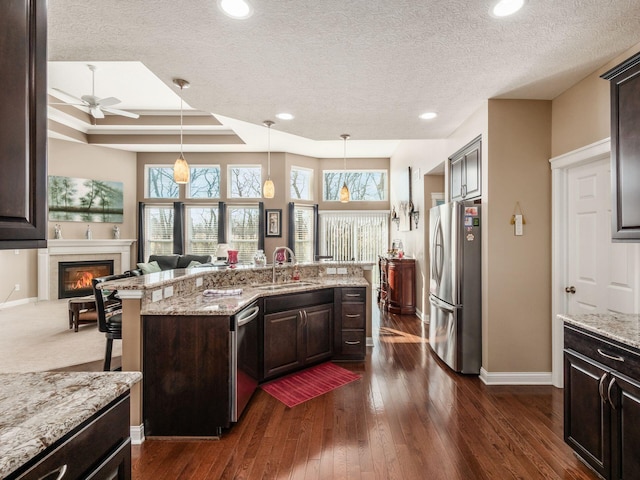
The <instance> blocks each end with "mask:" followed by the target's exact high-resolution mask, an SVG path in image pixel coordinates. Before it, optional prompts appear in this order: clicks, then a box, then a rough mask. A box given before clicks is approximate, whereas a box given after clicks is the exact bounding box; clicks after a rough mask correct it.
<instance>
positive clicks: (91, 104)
mask: <svg viewBox="0 0 640 480" xmlns="http://www.w3.org/2000/svg"><path fill="white" fill-rule="evenodd" d="M87 67H89V70H91V95H82V97H80V98H78V97H76V96H75V95H71V94H70V93H67V92H65V91H63V90H60V89H59V88H55V87H54V88H53V90H56V91H58V92H60V93H62V94H64V95H66V96H67V97H69V98H71V99H73V101H74V102H76V103H62V104H61V103H52V104H51V105H76V106H79V107H86V108H88V109H89V113H90V114H91V116H92V117H93V118H104V112H107V113H112V114H114V115H122V116H123V117H129V118H139V117H140V115H138V114H137V113H132V112H127V111H125V110H119V109H117V108H111V106H112V105H116V104H118V103H120V100H119V99H117V98H115V97H106V98H98V97H96V93H95V90H96V66H95V65H87Z"/></svg>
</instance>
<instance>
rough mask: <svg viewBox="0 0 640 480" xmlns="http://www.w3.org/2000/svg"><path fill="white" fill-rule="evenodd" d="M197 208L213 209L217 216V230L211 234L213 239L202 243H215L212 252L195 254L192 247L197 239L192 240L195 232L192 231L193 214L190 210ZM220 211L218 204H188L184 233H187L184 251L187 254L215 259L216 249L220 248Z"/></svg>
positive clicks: (185, 212)
mask: <svg viewBox="0 0 640 480" xmlns="http://www.w3.org/2000/svg"><path fill="white" fill-rule="evenodd" d="M196 208H205V209H211V210H214V211H215V215H216V225H215V230H214V231H212V232H211V234H212V235H213V237H215V238H213V239H203V240H202V243H213V244H214V245H213V248H212V250H211V251H207V252H195V251H194V250H193V249H192V248H191V247H192V243H193V242H197V240H196V239H193V238H192V235H193V232H192V230H191V212H190V210H193V209H196ZM219 213H220V212H219V209H218V203H209V204H188V205H185V206H184V222H185V225H184V232H185V237H186V238H185V245H184V250H185V253H186V254H194V255H211V257H215V253H216V248H217V246H218V228H219V227H218V225H219V222H220V218H219V216H218V215H219Z"/></svg>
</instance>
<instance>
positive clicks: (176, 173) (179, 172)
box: [173, 78, 191, 183]
mask: <svg viewBox="0 0 640 480" xmlns="http://www.w3.org/2000/svg"><path fill="white" fill-rule="evenodd" d="M173 84H174V85H175V86H176V87H178V88H179V89H180V156H179V157H178V159H177V160H176V163H174V164H173V180H174V181H175V182H176V183H189V173H190V172H189V164H188V163H187V161H186V160H185V159H184V154H183V153H182V90H183V89H185V88H189V87H190V86H191V85H190V84H189V82H187V81H186V80H182V79H181V78H175V79H174V80H173Z"/></svg>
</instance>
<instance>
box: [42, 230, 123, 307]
mask: <svg viewBox="0 0 640 480" xmlns="http://www.w3.org/2000/svg"><path fill="white" fill-rule="evenodd" d="M134 242H136V240H133V239H123V240H108V239H102V240H84V239H71V240H66V239H62V240H49V241H48V242H47V248H40V249H38V299H39V300H49V299H50V298H53V299H55V298H58V296H57V288H58V287H57V280H56V279H57V262H58V260H59V259H58V258H56V257H62V256H64V257H78V259H86V260H89V259H95V256H96V255H101V256H109V257H112V258H113V260H114V263H115V265H114V269H115V270H114V273H122V272H123V271H125V270H128V269H129V268H130V267H131V245H133V243H134ZM89 257H90V258H89ZM53 277H55V279H53ZM53 282H56V284H55V290H56V292H55V294H54V293H53V292H52V290H54V287H53V286H52V283H53Z"/></svg>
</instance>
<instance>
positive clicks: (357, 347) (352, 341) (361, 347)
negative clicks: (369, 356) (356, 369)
mask: <svg viewBox="0 0 640 480" xmlns="http://www.w3.org/2000/svg"><path fill="white" fill-rule="evenodd" d="M341 350H342V352H341V353H342V356H343V357H353V358H356V357H357V358H364V355H365V351H366V343H365V335H364V330H342V345H341Z"/></svg>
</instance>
